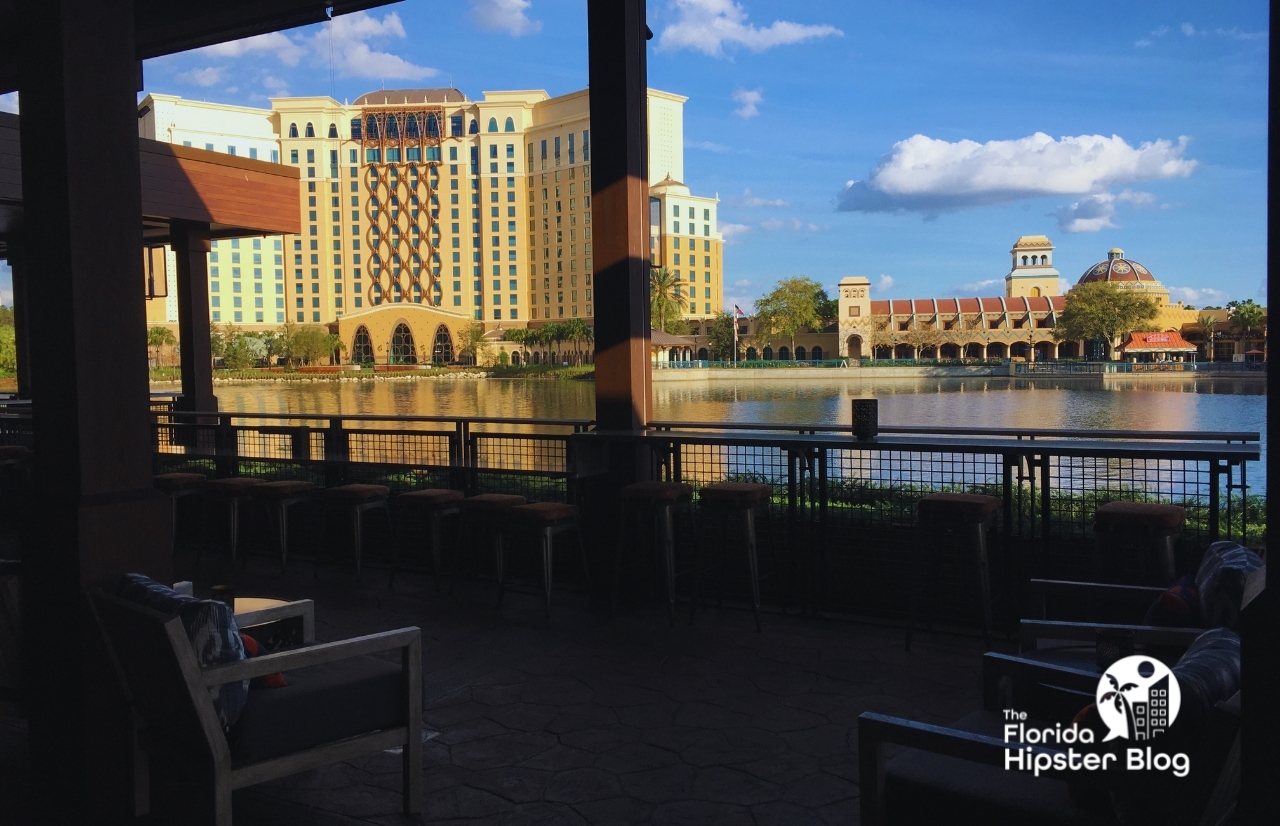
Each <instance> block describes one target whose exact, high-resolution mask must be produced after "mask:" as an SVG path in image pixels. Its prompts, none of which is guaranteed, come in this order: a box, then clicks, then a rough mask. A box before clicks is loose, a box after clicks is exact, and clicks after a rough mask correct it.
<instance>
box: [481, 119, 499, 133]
mask: <svg viewBox="0 0 1280 826" xmlns="http://www.w3.org/2000/svg"><path fill="white" fill-rule="evenodd" d="M484 131H486V132H497V131H498V119H497V118H489V122H488V123H487V124H485V128H484Z"/></svg>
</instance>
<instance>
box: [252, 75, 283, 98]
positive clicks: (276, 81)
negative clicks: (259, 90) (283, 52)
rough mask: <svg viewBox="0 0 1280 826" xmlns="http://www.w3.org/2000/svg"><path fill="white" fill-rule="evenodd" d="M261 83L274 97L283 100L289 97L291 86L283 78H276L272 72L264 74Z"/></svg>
mask: <svg viewBox="0 0 1280 826" xmlns="http://www.w3.org/2000/svg"><path fill="white" fill-rule="evenodd" d="M259 82H260V83H261V84H262V87H263V88H264V89H266V90H267V91H268V92H270V93H271V95H272V96H273V97H278V98H283V97H288V96H289V84H288V83H287V82H286V81H285V80H284V79H283V78H279V77H276V76H275V75H273V74H271V73H270V72H263V74H262V77H261V78H260V79H259Z"/></svg>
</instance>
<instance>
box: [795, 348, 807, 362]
mask: <svg viewBox="0 0 1280 826" xmlns="http://www.w3.org/2000/svg"><path fill="white" fill-rule="evenodd" d="M805 355H806V354H805V351H804V348H803V347H797V348H796V361H804V360H805Z"/></svg>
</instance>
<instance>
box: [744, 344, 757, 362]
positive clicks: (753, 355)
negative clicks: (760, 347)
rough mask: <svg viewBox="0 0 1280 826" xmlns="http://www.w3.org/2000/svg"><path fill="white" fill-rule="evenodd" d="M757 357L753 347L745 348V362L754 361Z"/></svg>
mask: <svg viewBox="0 0 1280 826" xmlns="http://www.w3.org/2000/svg"><path fill="white" fill-rule="evenodd" d="M759 355H760V354H759V353H757V352H756V348H754V347H748V348H747V361H755V360H756V357H757V356H759Z"/></svg>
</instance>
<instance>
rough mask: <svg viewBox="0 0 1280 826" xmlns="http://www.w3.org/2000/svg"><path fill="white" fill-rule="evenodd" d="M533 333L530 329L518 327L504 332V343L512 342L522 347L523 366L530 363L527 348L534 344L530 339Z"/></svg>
mask: <svg viewBox="0 0 1280 826" xmlns="http://www.w3.org/2000/svg"><path fill="white" fill-rule="evenodd" d="M531 332H532V330H530V329H529V328H528V327H516V328H514V329H511V330H503V331H502V340H503V341H510V342H513V343H515V344H518V345H519V346H520V363H521V364H522V365H523V364H528V363H529V359H528V355H529V354H528V352H527V348H528V347H529V345H530V344H531V343H532V341H531V337H530V333H531Z"/></svg>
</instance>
